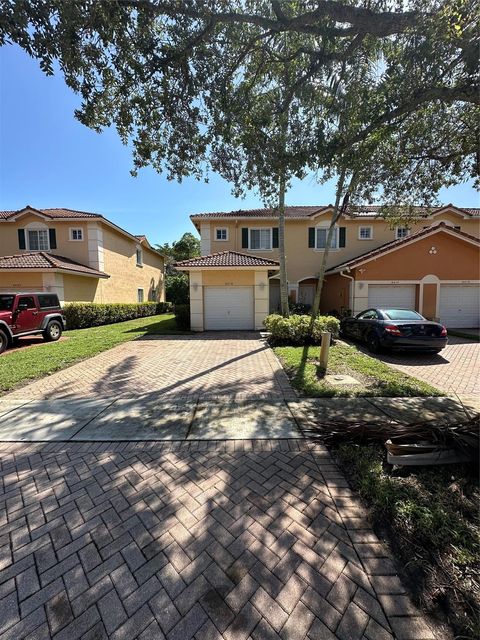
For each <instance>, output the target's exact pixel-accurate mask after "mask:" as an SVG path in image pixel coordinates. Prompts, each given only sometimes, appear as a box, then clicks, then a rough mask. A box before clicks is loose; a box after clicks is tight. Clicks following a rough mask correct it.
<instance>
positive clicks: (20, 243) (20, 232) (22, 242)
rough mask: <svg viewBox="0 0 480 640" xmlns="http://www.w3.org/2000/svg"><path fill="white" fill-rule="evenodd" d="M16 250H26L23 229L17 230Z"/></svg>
mask: <svg viewBox="0 0 480 640" xmlns="http://www.w3.org/2000/svg"><path fill="white" fill-rule="evenodd" d="M18 248H19V249H26V248H27V245H26V244H25V229H19V230H18Z"/></svg>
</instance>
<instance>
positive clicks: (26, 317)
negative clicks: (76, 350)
mask: <svg viewBox="0 0 480 640" xmlns="http://www.w3.org/2000/svg"><path fill="white" fill-rule="evenodd" d="M65 325H66V323H65V316H64V314H63V310H62V308H61V306H60V302H59V301H58V296H57V295H56V294H55V293H0V353H3V351H5V349H6V348H7V347H8V346H11V345H12V343H13V341H14V340H15V339H16V338H19V337H20V336H33V335H36V334H39V333H41V334H42V335H43V337H44V339H45V340H47V342H54V341H55V340H58V339H59V338H60V336H61V335H62V331H63V330H64V329H65Z"/></svg>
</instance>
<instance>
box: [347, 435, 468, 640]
mask: <svg viewBox="0 0 480 640" xmlns="http://www.w3.org/2000/svg"><path fill="white" fill-rule="evenodd" d="M334 453H335V456H336V458H337V459H338V460H339V461H340V463H341V465H342V467H343V468H344V469H345V471H346V472H347V474H348V476H349V479H350V481H351V483H352V484H353V486H354V488H356V489H357V490H358V491H359V492H360V494H361V495H362V497H363V498H364V499H365V500H366V502H367V503H368V505H369V506H370V507H371V517H372V519H373V521H374V523H375V524H376V525H377V526H378V527H379V528H380V529H381V530H385V528H387V529H388V530H389V534H390V538H391V541H392V543H393V545H394V549H395V551H396V553H397V554H398V560H399V562H400V564H402V565H403V566H404V567H405V570H406V572H407V574H408V573H410V574H411V576H412V578H413V582H414V585H415V589H416V591H417V596H418V597H419V598H420V599H421V600H422V601H424V602H425V600H427V601H428V600H429V599H430V598H431V597H432V596H431V594H429V593H428V592H429V591H431V590H432V586H433V587H434V591H435V596H434V599H435V600H436V601H437V602H440V601H443V602H445V601H447V602H448V607H449V621H450V623H452V622H453V625H454V630H455V634H454V635H455V637H465V638H467V637H468V638H474V637H477V636H478V631H479V620H478V611H479V608H480V596H479V594H480V585H479V581H478V571H477V567H478V563H479V562H480V536H479V528H480V521H479V512H478V502H479V499H480V491H479V486H478V474H477V473H475V472H474V470H472V469H470V468H468V467H466V466H462V465H448V466H444V467H427V468H423V469H422V468H418V469H415V468H410V469H409V473H408V474H406V475H405V474H403V476H398V475H393V473H392V467H391V466H390V465H386V464H385V463H384V461H385V451H384V449H383V448H381V447H374V446H358V445H350V444H349V445H341V446H339V447H338V448H336V449H335V450H334ZM425 574H428V576H429V577H428V582H427V583H425V582H424V581H422V580H419V576H420V575H425ZM447 585H448V588H447ZM424 588H425V591H424V592H422V590H423V589H424Z"/></svg>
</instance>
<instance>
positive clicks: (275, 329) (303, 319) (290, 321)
mask: <svg viewBox="0 0 480 640" xmlns="http://www.w3.org/2000/svg"><path fill="white" fill-rule="evenodd" d="M310 320H311V318H310V316H305V315H302V316H300V315H292V316H290V317H289V318H284V317H283V316H280V315H277V314H272V315H269V316H267V317H266V318H265V320H264V325H265V328H266V329H267V331H269V332H270V334H271V335H270V342H271V343H272V344H276V345H281V344H288V345H304V344H320V342H321V340H322V331H330V332H331V334H332V338H337V337H338V332H339V329H340V323H339V321H338V319H337V318H334V317H333V316H317V317H316V318H315V322H314V325H313V332H312V335H310V332H309V328H310Z"/></svg>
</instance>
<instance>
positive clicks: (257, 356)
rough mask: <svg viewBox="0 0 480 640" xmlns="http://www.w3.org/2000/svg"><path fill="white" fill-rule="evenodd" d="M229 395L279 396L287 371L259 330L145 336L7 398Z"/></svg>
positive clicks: (286, 388) (286, 387) (285, 388)
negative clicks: (260, 338)
mask: <svg viewBox="0 0 480 640" xmlns="http://www.w3.org/2000/svg"><path fill="white" fill-rule="evenodd" d="M148 393H158V394H161V395H162V397H164V398H167V397H169V396H174V395H180V396H186V395H190V396H212V395H214V396H215V395H217V396H229V397H230V398H231V399H232V400H233V399H235V398H244V397H252V396H255V397H264V398H283V397H284V396H285V393H290V394H292V391H291V388H290V385H289V383H288V379H287V376H286V374H285V372H284V371H283V369H282V367H281V366H280V364H279V362H278V360H277V359H276V357H275V356H274V354H273V352H272V350H271V349H270V348H269V347H268V345H267V344H266V343H265V342H263V341H261V340H259V334H258V333H247V332H245V333H235V332H228V333H221V332H216V333H213V334H212V333H210V334H200V335H192V336H170V337H164V336H149V337H148V336H147V337H146V338H144V339H140V340H133V341H131V342H127V343H125V344H122V345H119V346H117V347H115V348H113V349H110V350H108V351H104V352H103V353H100V354H98V355H97V356H94V357H93V358H89V359H88V360H85V361H83V362H79V363H77V364H75V365H73V366H71V367H69V368H68V369H64V370H63V371H59V372H57V373H54V374H52V375H51V376H48V377H46V378H42V379H41V380H38V381H36V382H32V383H31V384H29V385H27V386H25V387H22V388H21V389H19V390H18V391H14V392H13V393H11V394H9V396H8V397H9V398H12V399H13V398H20V399H23V398H29V399H32V398H33V399H40V398H45V399H56V400H57V399H59V398H64V397H69V396H70V397H73V396H80V397H83V398H85V397H95V398H97V397H107V398H112V397H114V398H116V397H119V396H128V397H132V396H138V395H143V394H148Z"/></svg>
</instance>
